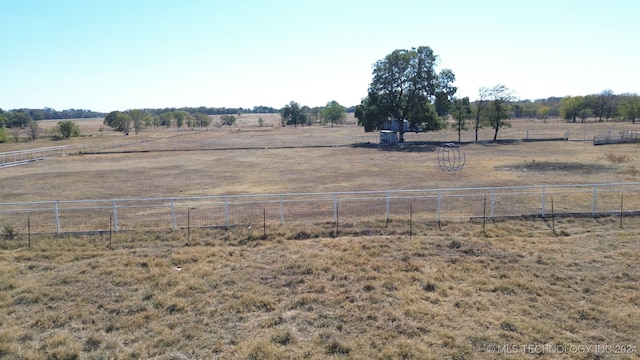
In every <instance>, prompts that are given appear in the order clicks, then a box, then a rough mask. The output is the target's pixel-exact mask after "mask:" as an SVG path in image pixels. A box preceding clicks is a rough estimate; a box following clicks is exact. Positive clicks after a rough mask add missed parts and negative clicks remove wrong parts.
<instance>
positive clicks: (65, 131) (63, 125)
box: [55, 120, 80, 139]
mask: <svg viewBox="0 0 640 360" xmlns="http://www.w3.org/2000/svg"><path fill="white" fill-rule="evenodd" d="M55 130H56V132H57V133H58V134H60V135H61V136H62V137H63V138H65V139H68V138H70V137H72V136H80V127H78V125H77V124H76V123H74V122H73V121H71V120H64V121H59V122H58V125H57V126H56V129H55Z"/></svg>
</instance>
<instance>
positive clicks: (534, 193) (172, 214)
mask: <svg viewBox="0 0 640 360" xmlns="http://www.w3.org/2000/svg"><path fill="white" fill-rule="evenodd" d="M552 203H553V211H554V212H555V213H556V214H559V213H562V214H570V215H578V214H579V215H586V216H598V215H617V214H620V215H622V214H623V213H624V214H629V213H637V212H639V211H640V183H608V184H575V185H545V186H520V187H494V188H453V189H423V190H390V191H359V192H334V193H302V194H293V193H292V194H260V195H228V196H207V197H175V198H146V199H144V198H142V199H109V200H78V201H70V200H69V201H47V202H21V203H0V227H2V228H7V227H10V228H11V229H12V230H13V231H14V232H16V233H26V232H27V226H30V231H31V232H32V233H34V234H35V233H40V234H64V233H85V232H88V233H90V232H105V231H109V229H110V228H111V226H113V230H115V231H127V230H173V229H180V228H186V227H187V224H189V226H191V227H229V226H237V225H250V224H262V223H263V222H264V223H266V224H269V225H284V224H287V225H296V224H300V225H303V224H326V225H327V226H333V225H334V224H336V223H337V222H338V221H339V223H340V224H353V225H358V224H363V225H364V226H366V223H368V222H376V221H381V222H385V221H386V222H388V221H393V220H406V219H408V216H409V212H410V211H411V216H412V218H413V220H414V221H423V222H435V221H437V222H441V221H443V222H446V221H469V220H470V219H474V218H484V217H486V218H499V217H514V216H515V217H517V216H538V217H546V216H550V215H551V211H552ZM623 205H624V208H622V206H623Z"/></svg>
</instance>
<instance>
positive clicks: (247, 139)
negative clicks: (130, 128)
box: [0, 115, 640, 202]
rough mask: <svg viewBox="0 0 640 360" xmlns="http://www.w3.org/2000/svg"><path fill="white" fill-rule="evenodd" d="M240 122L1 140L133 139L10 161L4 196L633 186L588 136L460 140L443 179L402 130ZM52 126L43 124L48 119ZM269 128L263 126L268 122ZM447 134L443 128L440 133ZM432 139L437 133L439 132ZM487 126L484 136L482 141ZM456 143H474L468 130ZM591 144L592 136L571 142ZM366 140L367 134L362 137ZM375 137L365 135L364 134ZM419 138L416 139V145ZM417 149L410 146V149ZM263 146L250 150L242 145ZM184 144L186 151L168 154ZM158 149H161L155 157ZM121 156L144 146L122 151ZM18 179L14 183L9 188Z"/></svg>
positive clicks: (625, 166) (637, 168)
mask: <svg viewBox="0 0 640 360" xmlns="http://www.w3.org/2000/svg"><path fill="white" fill-rule="evenodd" d="M256 117H257V115H252V116H251V117H250V116H248V115H243V116H242V117H241V119H242V121H243V122H244V123H246V126H245V127H243V126H238V127H233V128H230V129H225V128H213V129H209V131H195V130H175V129H172V130H148V131H144V132H142V133H141V134H140V135H138V137H136V136H134V135H131V136H129V137H125V136H122V134H119V133H114V132H112V131H109V130H104V129H103V131H102V132H100V131H99V129H100V127H104V126H102V125H101V124H100V121H99V120H88V121H83V122H81V121H78V123H79V124H80V127H81V129H83V133H84V134H86V135H87V136H86V137H83V138H77V139H72V140H69V141H55V142H52V141H49V140H39V141H38V142H30V143H18V144H14V143H9V144H0V152H2V151H10V150H13V149H15V148H16V147H23V146H26V145H25V144H29V146H31V147H32V148H34V147H44V146H51V145H52V144H53V145H65V144H70V145H78V144H84V145H85V146H87V147H89V148H94V147H96V144H99V143H113V142H118V141H125V140H126V141H129V142H131V141H132V140H135V139H137V138H141V139H143V140H145V142H144V143H140V142H138V143H136V142H135V141H134V142H133V144H131V145H128V146H123V147H118V148H115V149H111V150H109V151H112V152H111V153H108V154H84V155H72V156H67V157H63V158H54V159H49V160H45V161H39V162H35V163H31V164H28V165H24V166H16V167H11V168H6V169H2V171H0V183H1V184H3V186H2V187H0V198H1V199H3V201H5V202H6V201H34V200H73V199H110V198H132V197H171V196H203V195H223V194H260V193H290V192H294V193H296V192H317V191H322V192H325V191H326V192H332V191H357V190H390V189H429V188H450V187H486V186H518V185H541V184H559V183H562V184H564V183H600V182H629V181H638V180H639V179H640V157H638V156H637V148H638V147H637V145H635V144H631V145H613V146H593V145H592V143H591V142H590V141H569V142H563V141H553V142H520V143H517V144H484V143H482V144H472V143H469V144H465V145H463V146H462V151H463V152H464V153H465V156H466V165H465V168H464V169H463V170H462V171H460V172H459V173H456V174H449V173H446V172H442V171H441V169H440V168H439V167H438V162H437V158H436V151H435V150H436V145H434V144H431V143H428V142H424V140H428V139H429V137H430V136H431V135H430V134H407V140H408V141H409V142H410V144H407V145H406V146H397V147H384V146H373V147H372V146H357V145H356V146H335V147H313V146H295V147H288V148H278V147H277V146H275V147H274V146H271V147H270V146H269V145H272V144H274V145H277V144H278V143H279V142H282V143H285V142H286V141H290V140H291V139H303V141H306V142H307V143H309V144H312V145H313V144H317V143H318V142H321V141H330V140H327V139H332V138H344V137H350V138H354V139H357V138H359V137H365V136H366V137H370V136H371V134H365V133H364V132H363V130H362V128H361V127H358V126H355V125H347V126H341V127H333V128H332V127H317V126H315V127H304V128H300V127H298V128H282V127H279V126H277V124H278V117H277V115H263V116H261V117H264V122H265V124H267V125H268V126H264V127H257V126H256V125H254V126H251V124H252V123H253V122H255V123H256V124H257V120H256ZM50 125H52V126H53V124H50ZM271 125H273V126H271ZM630 126H631V125H630V124H620V123H606V124H605V123H596V124H593V123H591V124H566V123H564V122H558V121H550V122H547V123H544V122H542V121H533V120H521V121H517V122H516V121H514V124H513V128H511V129H506V130H505V136H509V134H511V136H514V137H515V136H517V137H519V138H523V137H524V136H525V133H526V132H527V130H528V131H529V133H530V134H548V133H551V134H558V135H560V136H561V135H562V134H564V133H565V132H566V131H567V130H570V131H571V133H576V134H595V133H604V132H606V131H608V130H607V129H613V130H614V131H618V130H619V129H628V128H630ZM443 134H447V139H453V138H455V134H454V132H453V131H451V130H448V131H446V132H443ZM439 135H440V136H442V135H441V134H439ZM489 135H490V131H489V130H484V132H483V136H485V137H488V136H489ZM465 136H467V137H469V136H472V133H471V132H466V133H465ZM582 137H584V138H587V139H590V138H592V135H584V136H578V137H577V138H582ZM367 139H369V138H367ZM373 139H375V134H373ZM418 140H419V141H418ZM216 142H218V143H222V144H223V146H222V149H224V148H225V146H227V145H224V144H229V143H231V142H232V143H233V144H234V145H238V144H239V145H238V146H239V147H245V148H244V149H234V150H198V148H199V147H200V146H199V145H198V144H212V143H216ZM414 142H417V145H416V144H413V143H414ZM256 143H257V144H260V145H262V144H267V145H266V146H258V147H253V148H249V147H250V145H251V144H256ZM173 149H188V150H189V151H167V150H173ZM154 150H162V151H154ZM124 151H145V152H137V153H129V152H124ZM16 184H19V186H15V185H16Z"/></svg>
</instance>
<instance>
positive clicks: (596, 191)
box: [591, 185, 598, 217]
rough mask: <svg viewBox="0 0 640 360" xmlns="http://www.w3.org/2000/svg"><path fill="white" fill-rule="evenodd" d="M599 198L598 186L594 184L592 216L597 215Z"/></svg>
mask: <svg viewBox="0 0 640 360" xmlns="http://www.w3.org/2000/svg"><path fill="white" fill-rule="evenodd" d="M597 198H598V187H597V186H595V185H594V186H593V199H592V201H591V216H593V217H595V216H596V199H597Z"/></svg>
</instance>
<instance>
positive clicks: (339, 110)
mask: <svg viewBox="0 0 640 360" xmlns="http://www.w3.org/2000/svg"><path fill="white" fill-rule="evenodd" d="M320 117H321V118H322V119H324V120H325V121H328V122H331V126H333V125H334V124H343V123H344V120H345V119H346V118H347V113H346V111H345V107H344V106H342V105H340V104H339V103H338V102H337V101H335V100H334V101H329V102H328V103H327V106H325V107H324V109H322V111H321V112H320Z"/></svg>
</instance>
